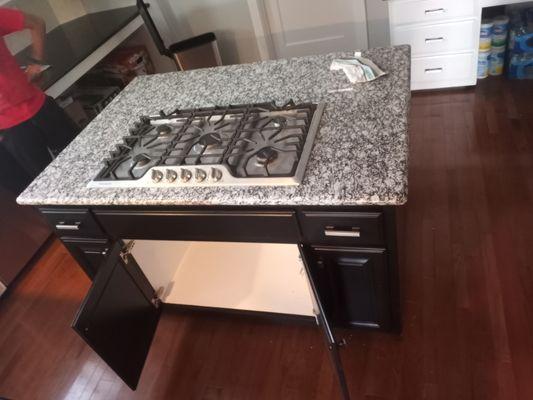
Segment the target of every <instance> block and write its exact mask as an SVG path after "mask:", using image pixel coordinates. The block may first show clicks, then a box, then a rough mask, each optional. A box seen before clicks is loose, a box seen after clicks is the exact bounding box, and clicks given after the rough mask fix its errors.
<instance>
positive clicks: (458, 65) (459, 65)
mask: <svg viewBox="0 0 533 400" xmlns="http://www.w3.org/2000/svg"><path fill="white" fill-rule="evenodd" d="M475 62H476V55H475V53H473V52H472V53H464V54H454V55H449V56H432V57H419V58H417V57H414V58H413V59H412V62H411V86H412V88H413V89H416V88H418V87H419V86H423V87H431V85H428V84H431V83H437V82H444V81H446V82H454V81H456V82H465V81H468V80H471V81H472V83H471V84H474V83H475V68H474V64H475ZM450 86H453V84H451V85H450ZM435 87H439V85H435Z"/></svg>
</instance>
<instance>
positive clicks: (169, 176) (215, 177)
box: [152, 168, 222, 183]
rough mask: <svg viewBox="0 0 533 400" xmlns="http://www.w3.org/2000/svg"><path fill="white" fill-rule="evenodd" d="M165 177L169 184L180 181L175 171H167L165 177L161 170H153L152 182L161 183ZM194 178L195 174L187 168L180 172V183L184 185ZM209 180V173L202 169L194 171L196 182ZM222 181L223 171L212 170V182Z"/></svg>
mask: <svg viewBox="0 0 533 400" xmlns="http://www.w3.org/2000/svg"><path fill="white" fill-rule="evenodd" d="M163 177H164V178H165V179H166V180H167V182H170V183H172V182H174V181H176V179H178V173H177V172H176V171H175V170H173V169H167V170H166V173H165V175H163V171H161V170H159V169H154V170H152V181H154V182H155V183H159V182H161V181H162V180H163ZM192 177H193V174H192V172H191V171H190V170H188V169H186V168H182V169H181V170H180V175H179V178H180V181H181V182H183V183H187V182H189V181H190V180H191V179H192ZM206 178H207V173H206V172H205V171H204V170H203V169H201V168H196V169H195V171H194V180H195V181H196V182H198V183H200V182H203V181H205V180H206ZM221 179H222V171H221V170H219V169H217V168H211V174H210V180H211V181H213V182H218V181H220V180H221Z"/></svg>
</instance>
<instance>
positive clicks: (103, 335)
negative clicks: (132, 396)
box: [72, 243, 161, 389]
mask: <svg viewBox="0 0 533 400" xmlns="http://www.w3.org/2000/svg"><path fill="white" fill-rule="evenodd" d="M160 311H161V310H160V305H159V300H158V299H157V296H156V294H155V291H154V289H153V288H152V286H151V285H150V283H149V282H148V280H147V279H146V277H145V276H144V274H143V273H142V271H141V269H140V267H139V265H138V264H137V262H136V261H135V259H134V258H133V257H132V256H131V255H130V254H129V253H127V252H126V251H125V250H124V248H123V246H122V244H121V243H117V244H115V245H114V246H113V248H112V249H111V251H110V254H109V257H108V258H107V260H106V262H105V263H104V264H103V265H102V266H101V267H100V268H99V269H98V272H97V273H96V276H95V278H94V281H93V284H92V286H91V288H90V290H89V293H88V294H87V297H85V299H84V301H83V303H82V305H81V307H80V309H79V311H78V314H77V315H76V318H75V319H74V322H73V323H72V327H73V328H74V330H75V331H76V332H77V333H78V334H79V335H80V336H81V337H82V339H83V340H85V341H86V342H87V344H88V345H89V346H91V348H92V349H93V350H94V351H95V352H96V353H97V354H98V355H99V356H100V357H102V359H103V360H104V361H105V362H106V363H107V365H109V366H110V367H111V368H112V369H113V371H115V373H116V374H117V375H118V376H120V377H121V378H122V379H123V380H124V382H126V384H127V385H128V386H129V387H130V388H132V389H135V388H136V387H137V384H138V382H139V378H140V376H141V372H142V369H143V366H144V362H145V360H146V357H147V355H148V351H149V350H150V345H151V343H152V338H153V336H154V334H155V330H156V328H157V324H158V322H159V315H160Z"/></svg>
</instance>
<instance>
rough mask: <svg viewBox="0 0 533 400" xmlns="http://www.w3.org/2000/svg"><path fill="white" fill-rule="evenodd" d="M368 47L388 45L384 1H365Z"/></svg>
mask: <svg viewBox="0 0 533 400" xmlns="http://www.w3.org/2000/svg"><path fill="white" fill-rule="evenodd" d="M366 17H367V29H368V47H385V46H389V45H390V36H389V10H388V6H387V2H386V1H382V0H366Z"/></svg>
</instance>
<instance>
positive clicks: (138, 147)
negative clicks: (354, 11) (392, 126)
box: [89, 101, 324, 187]
mask: <svg viewBox="0 0 533 400" xmlns="http://www.w3.org/2000/svg"><path fill="white" fill-rule="evenodd" d="M323 109H324V104H323V103H320V104H318V105H317V104H311V103H305V104H295V103H294V102H293V101H289V102H287V103H285V104H284V105H282V106H278V105H277V104H276V103H274V102H271V103H261V104H243V105H230V106H226V107H211V108H197V109H190V110H178V109H176V110H174V111H172V112H171V113H168V114H167V113H165V112H163V111H161V112H160V113H159V115H157V116H154V117H141V119H140V121H138V122H136V123H135V124H134V126H133V127H132V128H131V129H130V131H129V132H130V135H129V136H126V137H124V141H123V143H121V144H120V145H118V146H117V148H116V150H115V151H113V152H112V153H111V156H110V158H108V159H106V160H105V167H104V168H103V169H102V171H100V173H99V174H98V176H97V177H96V178H95V179H94V180H93V181H92V182H91V183H90V184H89V186H90V187H152V186H154V187H155V186H157V187H176V186H211V185H298V184H299V183H300V182H301V180H302V178H303V174H304V171H305V166H306V163H307V160H308V158H309V154H310V152H311V148H312V145H313V140H314V137H315V134H316V132H317V130H318V125H319V122H320V118H321V116H322V112H323Z"/></svg>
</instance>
